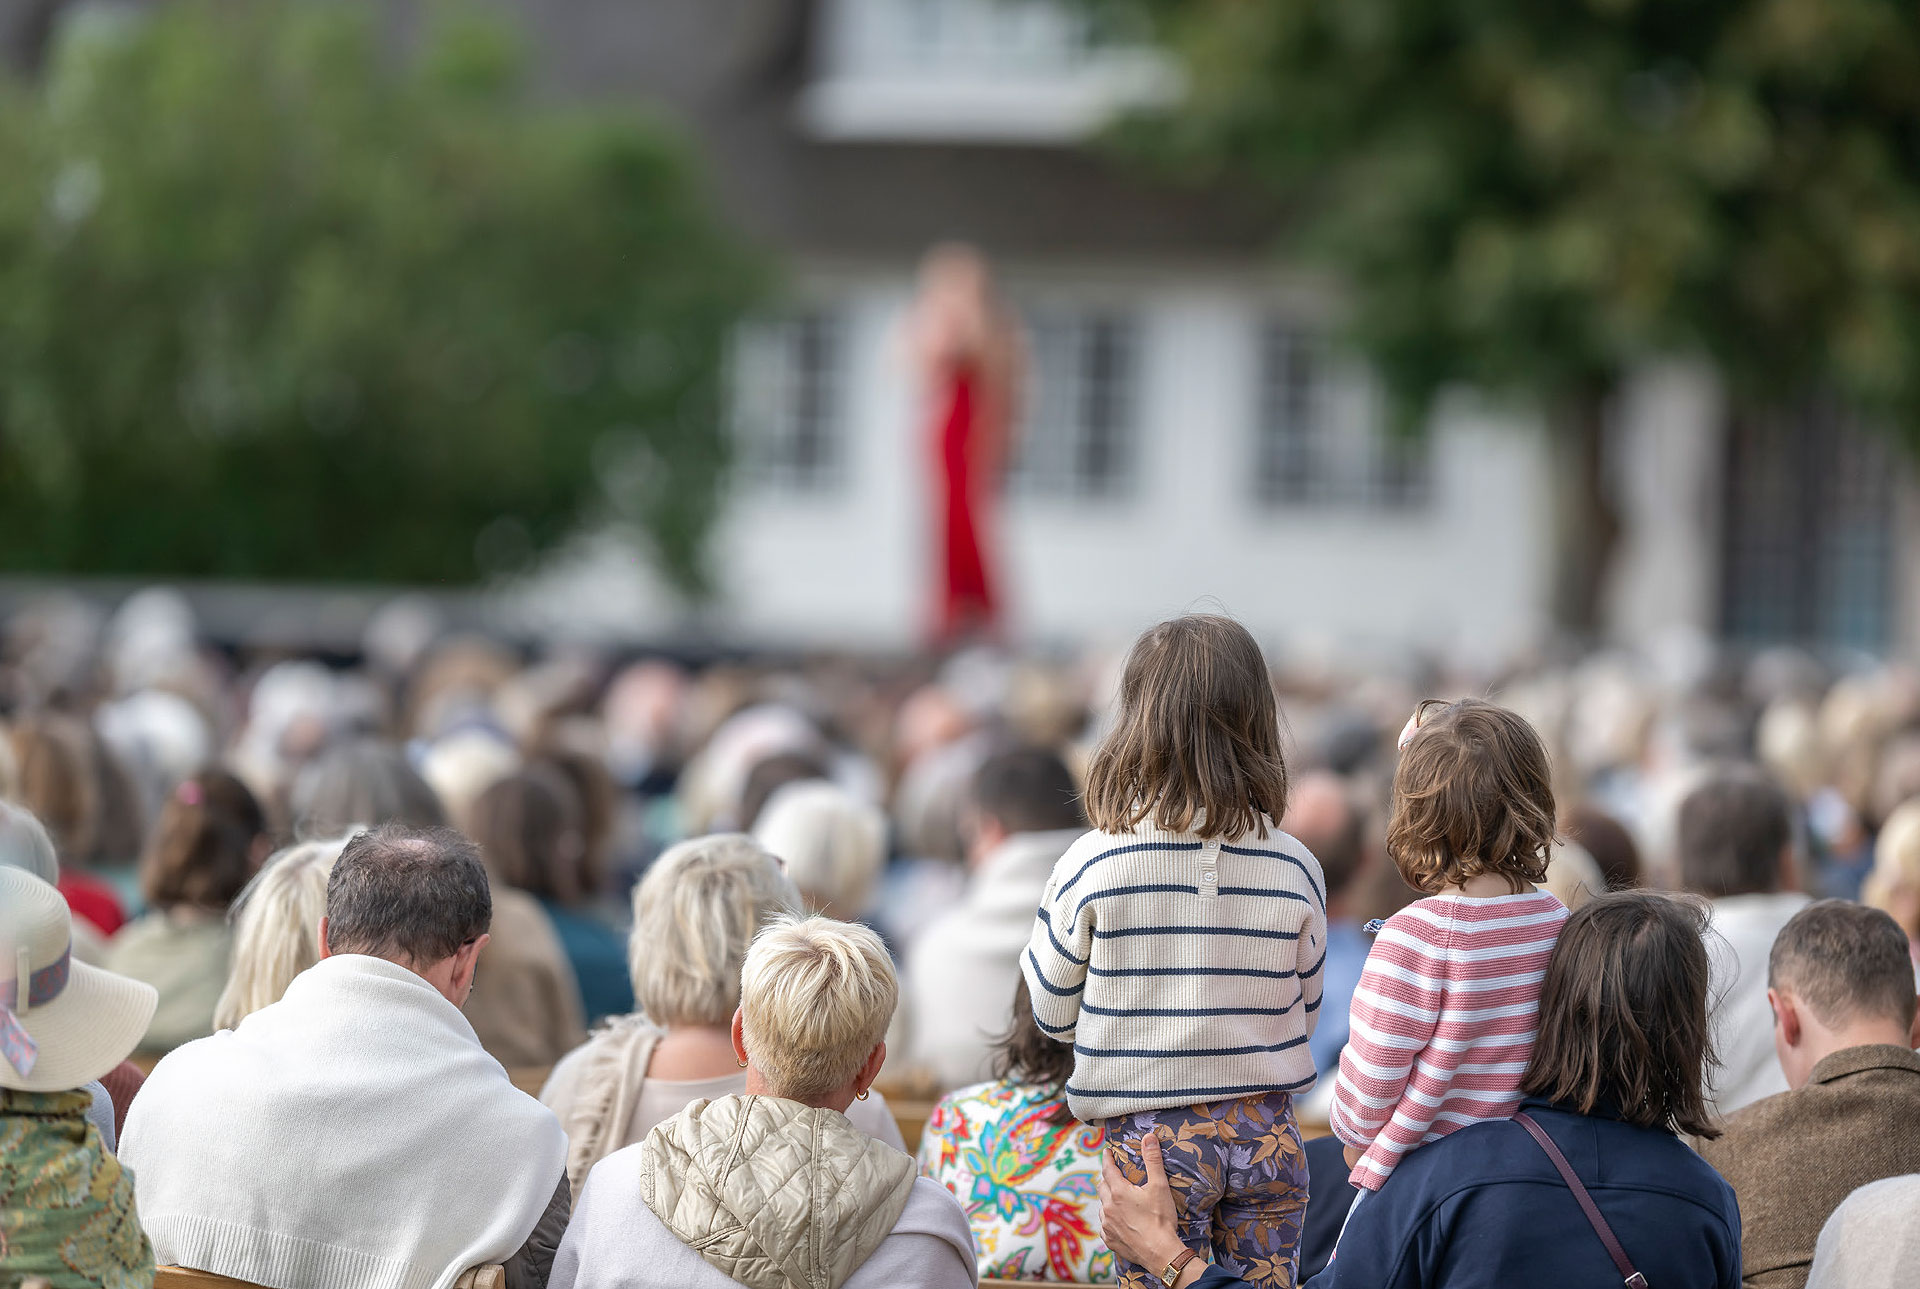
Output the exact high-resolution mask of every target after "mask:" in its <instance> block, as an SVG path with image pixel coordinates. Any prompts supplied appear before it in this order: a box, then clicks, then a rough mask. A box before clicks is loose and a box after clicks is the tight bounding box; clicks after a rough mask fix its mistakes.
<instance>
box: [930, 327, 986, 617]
mask: <svg viewBox="0 0 1920 1289" xmlns="http://www.w3.org/2000/svg"><path fill="white" fill-rule="evenodd" d="M980 385H981V378H980V370H979V368H977V367H975V366H973V365H971V364H967V365H962V366H957V367H955V368H953V369H952V383H951V384H950V385H949V386H948V387H947V392H946V400H945V405H944V406H943V407H942V408H941V411H940V419H939V422H938V425H937V439H936V443H935V449H936V454H935V467H936V471H937V474H938V479H937V480H936V488H937V493H938V497H939V501H940V504H941V506H942V508H943V511H944V514H943V516H942V519H941V529H940V535H941V539H942V548H943V549H942V551H941V556H940V560H941V565H940V584H939V585H940V594H939V599H938V603H937V605H936V609H935V620H934V628H933V635H934V643H935V644H936V645H950V644H953V643H955V642H957V641H959V640H961V639H963V638H965V637H967V636H970V635H989V636H990V635H993V634H995V633H996V632H997V630H998V627H999V613H1000V606H999V599H998V597H997V596H996V594H995V592H994V586H993V578H992V575H991V574H990V573H989V571H988V568H987V555H986V542H985V539H984V535H983V532H982V529H983V528H984V524H985V519H986V515H985V514H984V513H983V512H984V510H985V506H984V505H982V497H983V494H984V495H985V496H988V497H990V496H991V493H992V483H993V481H992V480H991V479H990V478H987V477H985V476H987V475H988V473H989V471H987V470H985V469H983V468H982V458H983V457H984V456H985V453H984V452H983V451H982V449H983V448H984V447H985V446H986V443H985V441H984V440H985V436H987V435H990V434H992V433H993V427H992V426H990V425H987V424H986V423H985V415H986V407H985V400H984V399H983V398H982V397H981V389H980Z"/></svg>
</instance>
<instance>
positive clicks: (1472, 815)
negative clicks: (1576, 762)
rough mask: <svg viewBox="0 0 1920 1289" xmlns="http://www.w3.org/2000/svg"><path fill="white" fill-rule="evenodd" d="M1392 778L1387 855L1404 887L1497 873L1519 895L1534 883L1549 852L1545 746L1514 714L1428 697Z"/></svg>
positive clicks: (1424, 887)
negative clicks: (1522, 887) (1404, 882)
mask: <svg viewBox="0 0 1920 1289" xmlns="http://www.w3.org/2000/svg"><path fill="white" fill-rule="evenodd" d="M1413 719H1414V723H1415V724H1416V726H1417V727H1418V728H1417V729H1416V730H1415V731H1414V734H1413V737H1412V738H1411V740H1409V741H1408V743H1407V745H1406V747H1405V749H1403V750H1402V751H1401V753H1400V764H1399V766H1398V768H1396V769H1395V771H1394V775H1393V817H1392V818H1391V819H1390V820H1389V821H1388V824H1387V854H1389V855H1391V856H1393V862H1394V864H1395V866H1396V867H1398V868H1399V870H1400V875H1401V876H1402V877H1404V878H1406V879H1407V885H1409V886H1411V887H1413V889H1414V890H1416V891H1419V892H1421V893H1422V894H1426V895H1431V894H1433V893H1434V892H1435V891H1437V890H1439V889H1441V888H1442V887H1444V886H1446V885H1448V884H1449V883H1456V884H1457V883H1460V882H1464V881H1466V880H1467V879H1468V878H1470V877H1478V876H1480V875H1481V874H1482V873H1498V874H1500V875H1501V876H1503V877H1505V878H1506V879H1507V880H1508V881H1509V882H1511V883H1512V884H1513V886H1514V889H1515V890H1518V889H1520V887H1521V885H1522V884H1523V883H1526V882H1539V881H1544V880H1545V879H1546V876H1547V856H1548V851H1549V848H1550V847H1551V846H1552V845H1553V829H1554V818H1555V813H1554V805H1553V772H1552V769H1551V767H1550V766H1549V765H1548V763H1547V749H1546V747H1545V745H1543V744H1542V743H1541V742H1540V736H1539V735H1538V734H1536V733H1534V730H1533V726H1531V725H1529V724H1527V721H1526V718H1525V717H1523V716H1521V715H1520V714H1519V713H1518V712H1511V711H1508V710H1507V709H1506V708H1504V707H1501V706H1499V705H1498V704H1496V703H1489V702H1486V701H1484V700H1482V699H1478V698H1463V699H1460V700H1459V701H1458V702H1452V703H1449V702H1446V701H1443V700H1441V699H1437V698H1429V699H1427V700H1426V701H1425V702H1423V703H1421V704H1420V706H1419V707H1418V708H1416V709H1415V711H1414V717H1413Z"/></svg>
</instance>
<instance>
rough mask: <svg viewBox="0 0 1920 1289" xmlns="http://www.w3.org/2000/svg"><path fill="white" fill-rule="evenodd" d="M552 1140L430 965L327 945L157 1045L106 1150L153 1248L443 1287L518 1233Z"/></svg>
mask: <svg viewBox="0 0 1920 1289" xmlns="http://www.w3.org/2000/svg"><path fill="white" fill-rule="evenodd" d="M566 1144H567V1143H566V1138H565V1136H564V1135H563V1134H562V1133H561V1131H560V1125H559V1123H558V1122H557V1121H556V1120H555V1119H554V1117H553V1115H552V1113H551V1112H550V1111H548V1110H547V1109H546V1108H545V1107H543V1106H541V1105H540V1104H539V1103H538V1102H537V1101H535V1100H534V1099H533V1098H531V1097H529V1096H527V1095H526V1094H524V1093H522V1092H520V1091H518V1090H516V1089H515V1088H514V1086H513V1085H512V1084H511V1083H509V1082H508V1081H507V1074H506V1071H505V1070H504V1069H502V1068H501V1067H500V1064H499V1062H497V1061H495V1060H494V1059H493V1058H492V1057H490V1056H488V1055H487V1054H486V1052H485V1051H483V1050H482V1049H481V1047H480V1043H479V1040H478V1039H476V1038H475V1037H474V1034H473V1029H472V1027H471V1026H469V1025H468V1024H467V1022H466V1018H465V1017H463V1016H462V1015H461V1014H460V1010H459V1009H458V1008H457V1007H455V1006H454V1005H453V1004H452V1003H450V1002H448V1001H447V1000H446V998H444V997H443V996H442V995H441V994H440V993H439V991H437V990H436V989H434V987H433V986H432V985H430V984H428V983H427V982H426V981H425V980H423V979H421V978H420V977H419V976H417V975H415V974H414V973H413V972H411V971H408V970H407V969H406V968H404V967H400V966H397V965H395V964H394V963H391V962H387V961H384V960H382V959H379V958H372V957H365V956H361V955H357V954H343V955H339V956H336V957H331V958H326V959H323V960H322V961H320V962H319V963H317V964H316V965H314V966H313V967H311V968H309V969H308V970H307V971H305V972H303V973H302V974H301V975H300V976H298V977H297V978H296V979H295V980H294V982H293V983H292V984H291V985H290V986H288V988H287V992H286V996H285V997H284V998H282V999H281V1000H280V1001H279V1002H277V1003H274V1004H273V1005H272V1006H270V1007H266V1008H263V1009H262V1010H260V1011H257V1012H255V1013H253V1014H252V1015H251V1016H248V1017H247V1018H246V1019H245V1020H243V1021H241V1022H240V1024H239V1026H238V1027H237V1028H235V1029H231V1030H223V1031H221V1032H220V1033H218V1034H215V1035H213V1036H212V1037H210V1038H204V1039H201V1040H200V1041H198V1042H195V1043H189V1044H187V1045H186V1046H185V1047H182V1048H179V1049H177V1050H176V1051H174V1052H173V1053H172V1054H170V1055H169V1056H167V1057H166V1059H164V1060H163V1061H161V1062H160V1064H159V1065H158V1066H156V1067H155V1068H154V1071H153V1073H152V1075H150V1076H149V1077H148V1079H147V1082H146V1085H145V1086H144V1087H142V1088H141V1090H140V1095H139V1096H138V1097H137V1098H135V1100H134V1103H133V1109H132V1111H131V1112H130V1113H129V1115H128V1118H127V1125H126V1133H125V1136H124V1139H123V1140H122V1142H121V1157H122V1159H123V1161H124V1162H125V1163H127V1164H128V1166H130V1167H131V1168H132V1169H133V1171H134V1189H135V1198H136V1201H137V1203H138V1206H139V1212H140V1220H141V1224H142V1225H143V1226H145V1227H146V1230H147V1234H148V1236H149V1237H150V1238H151V1239H152V1241H153V1248H154V1256H155V1260H156V1261H158V1262H159V1263H161V1264H162V1265H167V1264H174V1265H180V1266H188V1267H195V1268H198V1269H200V1270H203V1271H212V1272H216V1273H218V1274H220V1275H227V1276H233V1277H236V1278H238V1279H241V1280H251V1281H254V1282H256V1283H259V1284H268V1285H296V1286H299V1289H447V1287H448V1286H449V1285H451V1284H452V1283H453V1280H454V1278H455V1277H457V1276H458V1275H459V1274H460V1273H461V1272H462V1271H463V1270H465V1269H466V1268H468V1267H471V1266H475V1265H478V1264H480V1263H485V1262H503V1261H505V1260H506V1259H507V1258H509V1257H511V1256H512V1255H513V1254H514V1253H515V1252H516V1251H517V1250H518V1249H519V1248H520V1246H521V1245H522V1244H524V1243H525V1242H526V1240H527V1237H528V1236H529V1235H530V1234H532V1232H533V1228H534V1224H535V1223H536V1222H537V1221H538V1220H539V1218H540V1216H541V1214H542V1213H543V1212H544V1211H545V1209H546V1207H547V1204H548V1202H549V1201H550V1200H551V1199H552V1198H553V1193H554V1188H555V1186H556V1185H558V1183H559V1180H560V1174H561V1171H562V1169H563V1167H564V1166H565V1160H566Z"/></svg>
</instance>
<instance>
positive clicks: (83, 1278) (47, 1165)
mask: <svg viewBox="0 0 1920 1289" xmlns="http://www.w3.org/2000/svg"><path fill="white" fill-rule="evenodd" d="M92 1104H93V1098H92V1097H90V1096H88V1095H87V1094H86V1093H85V1092H16V1091H10V1090H4V1091H0V1283H7V1284H11V1283H14V1282H16V1281H18V1280H22V1279H26V1278H29V1277H32V1276H45V1277H46V1278H47V1280H48V1281H49V1282H50V1283H51V1284H52V1285H53V1289H147V1287H148V1286H151V1285H152V1284H153V1249H152V1248H151V1246H149V1245H148V1243H147V1236H146V1232H144V1231H142V1230H141V1229H140V1219H139V1218H138V1216H136V1214H135V1213H134V1208H133V1178H132V1176H130V1175H129V1174H128V1173H126V1172H124V1171H122V1169H121V1167H120V1165H119V1163H118V1162H117V1161H116V1160H115V1159H114V1157H113V1155H112V1154H111V1153H110V1152H109V1151H108V1150H107V1148H106V1145H105V1144H104V1143H103V1142H102V1141H101V1140H100V1133H99V1131H98V1130H97V1129H95V1128H94V1126H93V1125H92V1124H90V1123H88V1122H87V1108H88V1107H89V1106H91V1105H92Z"/></svg>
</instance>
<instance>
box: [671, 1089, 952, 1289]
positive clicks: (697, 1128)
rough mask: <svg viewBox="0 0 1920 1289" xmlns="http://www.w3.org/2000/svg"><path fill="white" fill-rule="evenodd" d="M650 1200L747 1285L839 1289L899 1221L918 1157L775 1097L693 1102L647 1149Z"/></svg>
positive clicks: (692, 1243) (694, 1245)
mask: <svg viewBox="0 0 1920 1289" xmlns="http://www.w3.org/2000/svg"><path fill="white" fill-rule="evenodd" d="M640 1151H641V1183H640V1185H641V1194H642V1195H643V1196H644V1197H645V1198H646V1201H647V1207H648V1208H650V1209H652V1210H653V1212H654V1215H655V1216H656V1217H658V1218H659V1219H660V1221H661V1222H662V1223H664V1224H665V1225H666V1227H667V1228H668V1229H669V1230H671V1231H672V1232H673V1233H674V1235H675V1236H676V1237H678V1238H679V1239H680V1241H681V1242H682V1243H684V1244H685V1245H686V1246H687V1247H688V1248H690V1249H692V1250H693V1251H694V1252H695V1253H698V1254H699V1255H700V1256H701V1257H702V1258H704V1259H705V1260H706V1261H707V1263H708V1264H709V1265H710V1266H712V1267H713V1268H714V1269H715V1270H717V1271H719V1272H721V1273H722V1274H724V1275H727V1276H730V1277H732V1278H733V1279H734V1280H737V1281H738V1282H739V1283H741V1284H743V1285H746V1286H748V1289H840V1286H841V1285H842V1284H843V1283H845V1282H846V1279H847V1277H848V1276H850V1275H852V1274H853V1273H854V1271H855V1270H857V1269H858V1268H859V1267H860V1266H861V1264H863V1263H864V1262H866V1260H867V1258H868V1257H870V1256H871V1255H872V1254H873V1251H874V1250H875V1249H877V1248H879V1247H880V1242H881V1241H882V1240H884V1239H886V1238H887V1236H888V1235H889V1234H890V1233H891V1232H892V1230H893V1228H894V1225H895V1223H897V1222H898V1221H899V1220H900V1213H901V1210H902V1209H904V1208H905V1207H906V1205H907V1196H908V1194H909V1193H910V1192H911V1191H912V1190H913V1179H914V1174H915V1168H914V1162H913V1160H912V1159H911V1158H910V1157H908V1156H906V1155H903V1154H901V1153H900V1152H899V1151H897V1150H894V1149H893V1148H892V1147H890V1146H884V1145H881V1144H880V1143H879V1142H877V1141H875V1140H874V1139H873V1138H871V1137H869V1136H867V1135H866V1134H865V1133H863V1132H861V1131H860V1130H859V1129H857V1128H855V1127H854V1126H853V1125H852V1124H850V1123H848V1122H847V1118H846V1116H845V1115H842V1114H837V1113H835V1112H834V1111H832V1110H820V1109H814V1108H812V1107H809V1106H803V1105H801V1104H800V1103H799V1102H797V1101H787V1100H784V1099H782V1098H779V1097H761V1096H740V1097H721V1098H719V1099H718V1100H715V1101H696V1102H694V1103H693V1104H692V1105H691V1106H688V1107H687V1109H686V1111H685V1113H683V1114H681V1115H680V1116H678V1117H677V1118H674V1119H669V1120H668V1121H667V1122H665V1123H663V1124H661V1125H660V1126H659V1127H658V1128H655V1129H654V1130H653V1132H652V1133H651V1134H650V1135H649V1136H648V1137H647V1139H646V1140H645V1141H644V1142H642V1143H641V1145H640Z"/></svg>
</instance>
